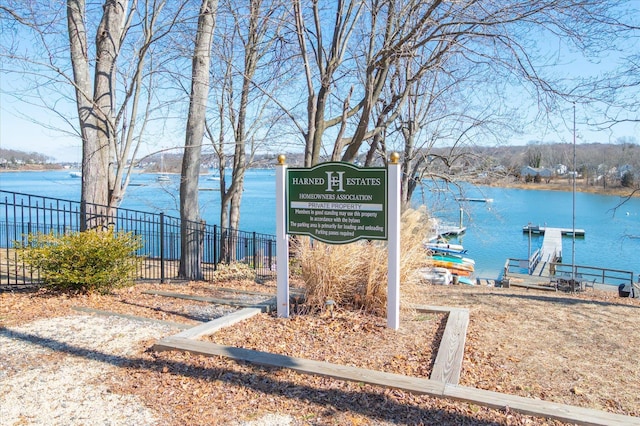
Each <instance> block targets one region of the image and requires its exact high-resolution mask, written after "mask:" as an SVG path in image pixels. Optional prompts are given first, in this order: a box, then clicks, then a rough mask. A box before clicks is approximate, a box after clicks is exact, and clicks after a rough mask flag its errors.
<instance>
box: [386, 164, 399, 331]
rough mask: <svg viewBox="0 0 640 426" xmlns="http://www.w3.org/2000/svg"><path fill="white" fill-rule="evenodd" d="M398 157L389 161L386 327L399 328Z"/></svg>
mask: <svg viewBox="0 0 640 426" xmlns="http://www.w3.org/2000/svg"><path fill="white" fill-rule="evenodd" d="M399 159H400V155H399V154H398V153H397V152H394V153H392V154H391V157H390V161H389V188H388V193H389V209H388V213H389V226H388V228H389V239H388V245H387V250H388V255H387V256H388V261H387V262H388V263H387V327H389V328H392V329H394V330H397V329H398V328H399V327H400V164H399V163H398V160H399Z"/></svg>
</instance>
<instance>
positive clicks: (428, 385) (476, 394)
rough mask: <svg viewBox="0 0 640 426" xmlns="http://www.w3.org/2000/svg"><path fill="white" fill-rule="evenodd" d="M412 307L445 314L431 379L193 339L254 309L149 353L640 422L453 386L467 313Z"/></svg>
mask: <svg viewBox="0 0 640 426" xmlns="http://www.w3.org/2000/svg"><path fill="white" fill-rule="evenodd" d="M414 308H415V309H416V310H417V311H418V312H440V313H442V312H448V313H449V318H448V320H447V325H446V327H445V331H444V333H443V337H442V340H441V343H440V346H439V349H438V355H437V356H436V361H435V364H434V368H433V371H432V375H431V377H430V378H429V379H424V378H415V377H409V376H405V375H401V374H393V373H386V372H380V371H374V370H368V369H363V368H357V367H349V366H344V365H338V364H331V363H328V362H323V361H314V360H308V359H303V358H296V357H290V356H286V355H279V354H273V353H268V352H261V351H256V350H252V349H245V348H238V347H233V346H226V345H219V344H215V343H212V342H204V341H200V340H196V338H197V337H201V336H204V335H207V334H212V333H215V331H217V330H219V329H220V328H222V327H225V326H231V325H233V324H235V323H236V322H238V321H241V320H243V319H246V318H249V317H251V316H253V315H256V314H258V313H260V310H259V309H256V308H246V309H242V310H240V311H238V312H236V313H235V314H233V317H229V316H226V317H222V318H217V319H215V320H212V321H210V322H207V323H203V324H201V325H199V326H197V327H196V330H194V332H190V330H185V331H183V332H181V333H179V334H177V335H174V336H169V337H166V338H164V339H162V340H160V341H158V342H157V343H156V344H155V345H154V346H153V348H152V349H153V350H155V351H185V352H190V353H194V354H198V355H203V356H224V357H227V358H230V359H233V360H237V361H243V362H250V363H254V364H257V365H262V366H268V367H276V368H287V369H291V370H294V371H296V372H299V373H302V374H311V375H319V376H325V377H332V378H335V379H340V380H345V381H354V382H362V383H367V384H371V385H376V386H383V387H387V388H395V389H400V390H403V391H406V392H410V393H414V394H422V395H429V396H433V397H437V398H449V399H453V400H458V401H462V402H466V403H472V404H477V405H482V406H486V407H489V408H494V409H500V410H504V409H508V410H512V411H517V412H520V413H522V414H526V415H532V416H537V417H544V418H550V419H556V420H560V421H563V422H569V423H574V424H579V425H611V424H616V425H640V418H638V417H632V416H625V415H621V414H615V413H609V412H606V411H601V410H596V409H591V408H583V407H577V406H572V405H567V404H560V403H554V402H549V401H543V400H539V399H533V398H525V397H521V396H516V395H509V394H503V393H499V392H493V391H488V390H483V389H476V388H471V387H465V386H459V385H457V383H458V380H459V378H460V370H461V366H462V355H463V352H464V342H465V333H466V329H467V325H468V322H469V312H468V310H466V309H461V308H447V307H437V306H418V307H414Z"/></svg>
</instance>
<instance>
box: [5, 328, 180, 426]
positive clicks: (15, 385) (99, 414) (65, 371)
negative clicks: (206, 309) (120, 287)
mask: <svg viewBox="0 0 640 426" xmlns="http://www.w3.org/2000/svg"><path fill="white" fill-rule="evenodd" d="M176 331H177V330H175V329H171V328H169V327H167V326H161V325H156V324H152V323H140V322H137V321H131V320H127V319H122V318H116V317H93V316H67V317H61V318H50V319H43V320H38V321H34V322H32V323H29V324H27V325H25V326H21V327H11V328H5V329H1V330H0V366H1V371H0V389H1V390H0V400H1V401H2V402H1V404H0V422H1V423H2V424H3V425H15V424H20V425H22V424H30V425H69V424H83V425H112V424H132V425H133V424H136V425H143V424H144V425H152V424H157V422H158V419H156V417H155V415H154V413H153V412H152V411H151V410H149V409H148V408H147V407H145V406H144V405H143V404H142V403H141V402H140V401H139V400H138V398H137V397H135V396H131V395H117V394H113V393H110V392H109V390H108V388H107V387H106V386H104V385H103V384H101V382H103V381H105V380H106V378H107V377H108V376H109V375H110V374H111V373H112V372H113V371H114V369H116V368H117V367H118V366H121V365H122V364H123V363H127V362H129V360H128V357H130V356H132V355H134V354H135V352H136V351H137V349H138V345H139V344H140V342H142V341H144V340H147V339H157V338H161V337H163V336H166V335H169V334H172V333H175V332H176ZM25 366H29V368H28V369H27V368H25Z"/></svg>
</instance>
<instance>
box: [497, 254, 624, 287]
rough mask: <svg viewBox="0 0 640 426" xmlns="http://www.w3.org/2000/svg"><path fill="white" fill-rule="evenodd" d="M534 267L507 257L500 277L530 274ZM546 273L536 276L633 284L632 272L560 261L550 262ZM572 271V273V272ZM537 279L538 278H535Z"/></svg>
mask: <svg viewBox="0 0 640 426" xmlns="http://www.w3.org/2000/svg"><path fill="white" fill-rule="evenodd" d="M534 269H535V267H529V261H528V260H527V259H514V258H508V259H507V260H506V262H505V264H504V270H503V273H502V279H505V278H509V277H513V276H519V277H523V276H525V275H529V276H532V272H533V270H534ZM545 271H547V273H546V274H545V275H541V276H540V277H537V278H541V277H543V278H547V279H548V280H549V283H551V282H552V281H555V280H557V279H574V280H576V281H579V282H582V283H584V284H585V285H586V286H593V285H594V284H602V285H611V286H619V285H620V284H625V285H627V284H633V282H634V281H633V277H634V273H633V272H632V271H624V270H620V269H610V268H600V267H595V266H586V265H575V266H574V265H571V264H566V263H560V262H550V263H549V267H548V268H546V269H545ZM572 272H573V274H572ZM537 281H539V279H538V280H537Z"/></svg>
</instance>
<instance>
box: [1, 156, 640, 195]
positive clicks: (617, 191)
mask: <svg viewBox="0 0 640 426" xmlns="http://www.w3.org/2000/svg"><path fill="white" fill-rule="evenodd" d="M58 170H65V169H64V168H63V167H62V166H60V165H57V164H51V165H46V166H44V165H39V164H35V165H25V166H23V167H21V168H16V169H5V168H0V173H8V172H48V171H58ZM66 170H75V169H73V168H71V169H66ZM139 173H145V172H139ZM148 173H151V174H153V173H158V172H148ZM171 174H177V173H171ZM470 183H472V184H474V185H479V186H489V187H494V188H515V189H528V190H537V191H563V192H572V191H573V183H572V182H571V181H570V180H568V179H558V178H556V179H552V180H551V182H549V183H544V182H540V183H534V182H529V183H524V182H519V181H514V180H512V179H500V180H496V181H492V182H486V181H483V182H481V181H476V182H470ZM576 192H584V193H589V194H599V195H613V196H619V197H621V198H629V197H634V198H635V197H640V189H637V188H636V189H634V188H624V187H622V186H620V185H611V186H609V187H607V188H603V187H602V186H599V185H598V186H595V185H585V183H584V179H578V181H577V182H576Z"/></svg>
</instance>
